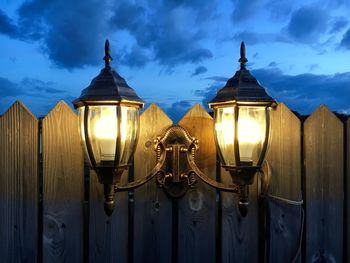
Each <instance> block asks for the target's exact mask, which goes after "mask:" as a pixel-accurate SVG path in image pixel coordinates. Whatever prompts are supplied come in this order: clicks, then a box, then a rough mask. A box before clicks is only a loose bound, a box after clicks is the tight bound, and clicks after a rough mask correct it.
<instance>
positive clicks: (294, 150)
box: [264, 103, 301, 200]
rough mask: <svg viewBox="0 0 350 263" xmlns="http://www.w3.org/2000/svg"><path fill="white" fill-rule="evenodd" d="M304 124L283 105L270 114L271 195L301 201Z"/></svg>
mask: <svg viewBox="0 0 350 263" xmlns="http://www.w3.org/2000/svg"><path fill="white" fill-rule="evenodd" d="M300 136H301V121H300V119H299V118H298V117H297V116H296V115H295V114H294V113H293V112H292V111H291V110H290V109H289V108H288V107H287V106H286V105H285V104H284V103H279V104H278V106H277V107H276V108H275V109H272V110H271V126H270V145H269V149H268V152H267V155H266V160H267V162H268V163H269V165H270V170H271V174H273V177H271V178H270V179H269V180H270V182H269V184H268V189H264V190H265V191H267V190H268V191H269V193H270V194H272V195H277V196H282V197H284V198H289V199H293V200H299V199H301V191H300V189H301V188H300V187H301V180H300V171H301V159H300V151H301V148H300V147H301V146H300V144H301V141H300Z"/></svg>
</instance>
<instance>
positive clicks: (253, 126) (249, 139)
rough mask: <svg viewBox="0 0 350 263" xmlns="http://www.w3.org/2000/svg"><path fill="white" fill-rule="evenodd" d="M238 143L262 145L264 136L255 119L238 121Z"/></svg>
mask: <svg viewBox="0 0 350 263" xmlns="http://www.w3.org/2000/svg"><path fill="white" fill-rule="evenodd" d="M238 141H239V142H240V143H252V144H256V143H260V142H262V141H263V134H262V131H261V127H260V126H259V124H258V122H257V121H256V120H254V119H253V118H249V117H242V118H240V119H239V121H238Z"/></svg>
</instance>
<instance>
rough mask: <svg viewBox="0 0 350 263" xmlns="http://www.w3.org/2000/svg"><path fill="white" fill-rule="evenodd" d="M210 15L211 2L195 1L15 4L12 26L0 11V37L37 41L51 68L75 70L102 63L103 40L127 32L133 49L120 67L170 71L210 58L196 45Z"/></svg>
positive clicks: (81, 0) (94, 0)
mask: <svg viewBox="0 0 350 263" xmlns="http://www.w3.org/2000/svg"><path fill="white" fill-rule="evenodd" d="M215 10H216V1H206V2H203V1H199V0H195V1H185V0H180V1H175V0H172V1H158V2H157V1H155V2H152V3H147V2H143V3H142V4H139V2H138V3H131V2H129V1H123V0H111V1H99V0H77V1H71V2H69V4H67V2H66V1H63V0H50V1H46V0H32V1H25V2H24V3H22V4H21V5H20V7H19V9H18V12H17V15H18V19H17V20H18V21H17V24H16V25H15V24H13V22H12V21H11V19H9V18H8V17H7V16H6V14H4V13H3V12H2V11H1V10H0V33H3V34H6V35H8V36H10V37H15V38H18V39H21V40H24V41H30V42H33V41H34V42H38V43H39V44H40V45H41V47H42V50H43V51H44V52H45V53H47V54H48V56H49V58H50V60H51V61H53V62H54V64H55V65H56V66H58V67H62V68H67V69H74V68H81V67H84V66H87V65H97V64H99V63H101V57H102V56H103V54H101V53H102V52H103V51H102V50H103V42H104V40H105V38H106V37H108V36H111V35H115V33H116V31H126V32H127V33H128V34H129V35H130V36H131V37H132V38H134V40H135V41H136V44H135V45H134V46H133V48H132V49H131V50H127V51H126V52H127V53H126V55H124V56H119V57H122V59H121V60H122V63H123V64H125V65H128V66H130V67H143V66H144V65H145V64H146V63H147V62H148V61H150V60H151V59H152V61H157V62H158V63H159V64H160V65H163V66H165V67H167V68H169V69H170V68H172V67H174V66H177V65H179V64H183V63H194V64H196V63H200V62H201V61H203V60H205V59H208V58H211V57H212V53H211V51H210V50H209V49H207V48H205V47H203V46H202V45H201V44H200V41H201V40H202V39H204V38H205V37H206V34H207V30H206V29H207V28H206V26H205V25H206V23H209V21H210V20H211V19H213V18H214V17H215ZM203 17H205V18H206V19H203ZM123 41H124V40H122V41H118V45H119V48H121V49H123V45H125V44H126V43H124V42H123Z"/></svg>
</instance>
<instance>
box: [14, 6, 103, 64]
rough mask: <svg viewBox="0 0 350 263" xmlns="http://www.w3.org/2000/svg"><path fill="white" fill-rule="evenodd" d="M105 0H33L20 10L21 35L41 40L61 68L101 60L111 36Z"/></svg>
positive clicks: (25, 37)
mask: <svg viewBox="0 0 350 263" xmlns="http://www.w3.org/2000/svg"><path fill="white" fill-rule="evenodd" d="M108 9H109V8H108V6H107V3H106V2H105V1H97V0H84V1H72V2H70V3H69V4H67V3H66V2H65V1H61V0H51V1H45V0H33V1H31V2H24V3H23V4H22V5H21V6H20V7H19V9H18V30H19V32H20V36H19V38H21V39H22V40H26V41H38V42H39V43H40V44H41V45H42V49H43V51H44V52H45V53H47V54H48V56H49V58H50V60H51V61H53V62H54V64H55V65H56V66H58V67H62V68H67V69H73V68H80V67H83V66H86V65H96V64H98V63H101V57H102V56H103V54H101V53H102V52H101V51H102V50H103V42H104V38H105V37H106V36H108V35H109V31H108V26H107V24H106V19H104V17H105V16H106V15H107V13H108V12H107V11H108Z"/></svg>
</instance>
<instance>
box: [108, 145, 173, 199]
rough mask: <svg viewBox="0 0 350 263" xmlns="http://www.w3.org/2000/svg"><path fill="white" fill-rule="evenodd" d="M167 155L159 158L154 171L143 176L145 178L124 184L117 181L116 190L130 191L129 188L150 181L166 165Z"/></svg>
mask: <svg viewBox="0 0 350 263" xmlns="http://www.w3.org/2000/svg"><path fill="white" fill-rule="evenodd" d="M159 147H163V145H159ZM163 148H164V147H163ZM163 150H164V151H165V149H163ZM165 157H166V155H165V154H162V155H161V156H160V159H159V160H158V162H157V164H156V166H154V168H153V169H152V171H151V172H150V173H149V174H148V175H147V176H145V177H143V178H141V179H139V180H136V181H133V182H130V183H127V184H124V185H123V184H120V183H117V184H116V185H115V186H114V192H123V191H129V190H132V189H135V188H138V187H140V186H142V185H144V184H145V183H147V182H148V181H150V180H151V179H153V178H154V176H156V175H157V173H159V171H160V170H161V168H162V166H163V165H164V162H165Z"/></svg>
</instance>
